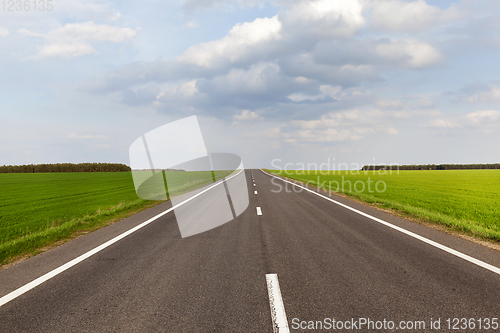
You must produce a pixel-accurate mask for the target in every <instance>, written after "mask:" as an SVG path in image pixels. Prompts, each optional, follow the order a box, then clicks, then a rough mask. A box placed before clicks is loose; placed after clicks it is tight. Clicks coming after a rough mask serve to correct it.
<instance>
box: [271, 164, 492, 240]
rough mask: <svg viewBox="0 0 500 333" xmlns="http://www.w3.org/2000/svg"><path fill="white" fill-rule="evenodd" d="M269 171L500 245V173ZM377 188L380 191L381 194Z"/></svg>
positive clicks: (488, 171)
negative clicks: (499, 243) (376, 187)
mask: <svg viewBox="0 0 500 333" xmlns="http://www.w3.org/2000/svg"><path fill="white" fill-rule="evenodd" d="M269 171H270V172H272V173H275V174H279V175H282V176H285V177H288V178H291V179H295V180H299V181H302V182H309V184H310V185H312V186H315V187H322V188H323V189H326V190H330V191H333V192H342V193H344V194H347V195H350V196H354V197H357V198H359V199H360V200H362V201H366V202H369V203H375V204H378V206H382V207H383V208H389V209H392V210H396V211H399V212H402V213H404V214H405V215H407V216H412V217H416V218H420V219H424V220H427V221H429V222H433V223H438V224H442V225H445V226H447V227H448V228H450V229H453V230H456V231H460V232H465V233H467V234H470V235H473V236H477V237H480V238H485V239H490V240H495V241H500V170H422V171H399V172H397V171H393V173H392V174H390V173H389V171H387V172H386V173H387V174H380V173H383V172H380V173H379V172H378V171H376V172H375V173H374V172H373V171H372V170H371V171H369V172H363V171H360V172H359V174H356V173H358V172H357V171H356V172H354V174H353V172H352V171H337V172H329V173H328V174H326V175H324V174H325V173H326V172H323V174H321V172H316V171H312V172H311V171H310V172H307V171H305V172H302V171H300V170H299V171H283V172H279V171H276V170H274V171H273V170H269ZM318 177H319V178H318ZM356 182H358V183H356ZM377 182H380V183H379V184H378V190H379V191H377V190H376V189H375V186H376V185H377ZM382 182H383V183H382ZM349 183H350V185H349ZM369 183H370V188H368V184H369ZM383 184H385V187H386V189H385V191H382V190H383V189H384V186H383ZM342 185H344V186H342ZM342 187H343V189H342ZM355 187H356V189H357V191H356V190H355ZM363 187H364V188H363ZM370 190H371V192H370Z"/></svg>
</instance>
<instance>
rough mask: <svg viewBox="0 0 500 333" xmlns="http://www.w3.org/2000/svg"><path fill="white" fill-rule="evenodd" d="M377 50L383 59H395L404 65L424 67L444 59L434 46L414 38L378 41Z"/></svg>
mask: <svg viewBox="0 0 500 333" xmlns="http://www.w3.org/2000/svg"><path fill="white" fill-rule="evenodd" d="M375 51H376V53H377V54H378V55H379V56H380V57H381V58H382V59H384V60H386V61H395V62H397V63H399V64H400V65H401V66H402V67H409V68H424V67H430V66H434V65H438V64H440V63H441V62H442V61H443V56H442V55H441V54H440V53H439V52H438V51H437V50H436V49H435V48H434V47H433V46H431V45H430V44H428V43H425V42H422V41H419V40H417V39H413V38H409V39H403V40H387V41H385V42H383V43H378V44H377V45H375Z"/></svg>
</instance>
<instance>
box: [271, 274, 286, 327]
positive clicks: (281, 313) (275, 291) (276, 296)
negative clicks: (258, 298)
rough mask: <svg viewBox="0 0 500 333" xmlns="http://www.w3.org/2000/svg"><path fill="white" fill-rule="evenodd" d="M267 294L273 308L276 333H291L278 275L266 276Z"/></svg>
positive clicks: (272, 314) (272, 317) (272, 316)
mask: <svg viewBox="0 0 500 333" xmlns="http://www.w3.org/2000/svg"><path fill="white" fill-rule="evenodd" d="M266 282H267V293H268V295H269V307H270V308H271V319H272V321H273V332H274V333H289V332H290V330H289V329H288V320H287V319H286V313H285V305H284V304H283V298H282V297H281V290H280V284H279V282H278V275H276V274H266Z"/></svg>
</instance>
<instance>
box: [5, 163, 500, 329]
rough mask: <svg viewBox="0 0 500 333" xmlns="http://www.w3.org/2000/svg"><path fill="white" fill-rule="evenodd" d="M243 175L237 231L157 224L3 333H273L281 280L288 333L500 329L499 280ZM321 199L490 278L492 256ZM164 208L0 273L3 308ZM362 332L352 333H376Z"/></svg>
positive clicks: (498, 263)
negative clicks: (273, 280)
mask: <svg viewBox="0 0 500 333" xmlns="http://www.w3.org/2000/svg"><path fill="white" fill-rule="evenodd" d="M245 173H246V178H247V183H248V189H247V190H248V193H249V196H250V203H249V207H248V208H247V210H246V211H245V212H244V213H243V214H241V215H240V216H238V217H237V218H236V219H235V220H233V221H231V222H229V223H226V224H224V225H222V226H220V227H218V228H215V229H213V230H210V231H207V232H204V233H202V234H198V235H195V236H191V237H187V238H184V239H183V238H181V236H180V232H179V228H178V226H177V223H176V220H175V215H174V214H173V212H171V213H168V214H165V215H164V216H162V217H160V218H158V219H156V220H154V221H153V222H151V223H150V224H148V225H147V226H145V227H143V228H141V229H139V230H137V231H135V232H134V233H132V234H130V235H128V236H127V237H125V238H123V239H121V240H120V241H118V242H116V243H114V244H112V245H110V246H108V247H107V248H105V249H103V250H102V251H100V252H98V253H96V254H94V255H93V256H91V257H89V258H88V259H86V260H83V261H82V262H80V263H78V264H76V265H74V266H73V267H71V268H69V269H67V270H65V271H64V272H62V273H60V274H58V275H56V276H55V277H53V278H51V279H49V280H47V281H46V282H44V283H42V284H40V285H39V286H37V287H35V288H33V289H31V290H29V291H27V292H25V293H24V294H22V295H20V296H19V297H17V298H15V299H13V300H11V301H10V302H8V303H6V304H4V305H3V306H1V307H0V332H108V331H109V332H115V331H116V332H272V331H273V319H272V315H271V310H270V302H269V297H270V295H269V293H268V286H267V284H266V275H268V274H276V275H277V278H278V279H279V291H280V292H281V296H282V302H283V305H284V314H285V315H286V319H287V322H288V326H289V330H290V331H291V332H294V331H296V332H310V331H313V330H310V329H309V330H308V329H305V328H306V327H307V325H311V323H315V325H319V324H318V323H316V321H322V322H323V323H322V324H325V325H326V326H327V325H328V323H329V322H330V323H331V322H332V318H333V319H335V320H336V321H342V322H343V325H344V324H345V323H346V322H350V323H352V322H357V323H359V320H360V319H359V318H365V319H369V320H371V321H373V322H377V321H379V322H380V323H382V322H383V320H386V322H387V323H388V322H390V321H392V322H394V323H395V325H399V323H401V322H404V323H408V324H410V323H411V324H412V325H413V324H414V323H415V322H420V321H423V322H425V325H426V326H425V331H429V330H430V325H431V322H432V321H433V322H435V321H436V320H438V319H440V325H441V326H440V328H441V329H440V330H439V331H447V330H448V329H447V322H446V320H447V319H448V318H450V319H451V324H452V325H453V323H454V322H453V318H467V320H469V319H471V318H472V319H474V320H475V323H476V328H477V327H478V326H477V325H478V321H477V320H478V319H482V325H484V324H485V323H486V321H485V320H484V318H489V319H490V320H491V318H498V317H500V302H499V296H498V295H500V275H499V274H497V273H494V272H492V271H490V270H487V269H485V268H483V267H480V266H478V265H476V264H474V263H471V262H468V261H466V260H464V259H462V258H460V257H457V256H455V255H453V254H450V253H448V252H445V251H443V250H441V249H439V248H436V247H435V246H431V245H429V244H427V243H425V242H423V241H421V240H419V239H416V238H414V237H411V236H409V235H407V234H404V233H402V232H400V231H398V230H394V229H393V228H390V227H388V226H385V225H383V224H381V223H378V222H376V221H374V220H373V219H370V218H367V217H366V216H363V215H360V214H358V213H356V212H353V211H351V210H349V209H346V208H344V207H341V206H339V205H337V204H334V203H332V202H330V201H328V200H326V199H324V198H322V197H320V196H317V195H314V194H311V193H309V192H306V191H303V190H300V188H298V187H293V186H292V185H290V184H288V185H287V187H285V184H286V183H284V182H282V181H281V180H278V179H275V180H272V179H273V178H272V177H271V176H269V175H267V174H265V173H264V172H262V171H260V170H246V171H245ZM253 178H254V179H253ZM254 184H255V186H254ZM280 186H281V190H280ZM207 193H208V192H207ZM323 194H325V195H327V194H326V193H323ZM327 196H328V195H327ZM332 198H333V199H335V200H337V201H338V202H341V203H344V204H346V205H349V206H350V207H353V208H355V209H358V210H360V211H362V212H365V213H367V214H370V215H371V216H374V217H376V218H380V219H382V220H384V221H386V222H388V223H391V224H393V225H396V226H399V227H401V228H404V229H405V230H408V231H411V232H413V233H415V234H418V235H421V236H423V237H425V238H426V239H430V240H432V241H435V242H438V243H439V244H443V245H444V246H447V247H449V248H452V249H455V250H457V251H460V252H461V253H464V254H466V255H469V256H472V257H474V258H477V259H479V260H481V261H483V262H485V263H489V264H491V265H493V266H495V267H500V254H499V253H498V252H496V251H494V250H491V249H488V248H485V247H482V246H480V245H477V244H474V243H471V242H468V241H465V240H463V239H460V238H457V237H454V236H450V235H447V234H445V233H442V232H439V231H436V230H434V229H430V228H426V227H424V226H421V225H417V224H414V223H412V222H409V221H406V220H403V219H400V218H397V217H395V216H392V215H389V214H386V213H384V212H381V211H378V210H375V209H373V208H370V207H366V206H364V205H361V204H359V203H355V202H352V201H350V200H348V199H345V198H341V197H336V196H332ZM206 200H207V202H208V204H211V205H217V203H215V202H212V203H210V200H211V199H210V196H209V195H207V198H206ZM169 207H170V203H169V202H166V203H164V204H161V205H159V206H156V207H153V208H151V209H149V210H147V211H144V212H142V213H140V214H137V215H135V216H132V217H130V218H128V219H125V220H123V221H121V222H118V223H115V224H113V225H111V226H109V227H106V228H104V229H100V230H98V231H96V232H93V233H91V234H88V235H86V236H84V237H81V238H79V239H77V240H74V241H72V242H69V243H67V244H64V245H62V246H60V247H58V248H55V249H52V250H50V251H47V252H45V253H43V254H41V255H39V256H36V257H34V258H31V259H29V260H27V261H24V262H22V263H19V264H18V265H16V266H13V267H10V268H7V269H4V270H2V271H0V297H2V296H5V295H7V294H9V293H10V292H12V291H13V290H16V289H17V288H20V287H22V286H23V285H25V284H26V283H29V282H30V281H32V280H34V279H36V278H38V277H39V276H42V275H43V274H45V273H47V272H49V271H51V270H53V269H55V268H57V267H59V266H61V265H62V264H64V263H66V262H68V261H70V260H72V259H74V258H76V257H78V256H79V255H81V254H84V253H85V252H87V251H89V250H91V249H93V248H95V247H96V246H99V245H100V244H102V243H104V242H106V241H107V240H109V239H112V238H113V237H115V236H117V235H119V234H121V233H123V232H125V231H126V230H129V229H131V228H133V227H134V226H137V225H139V224H140V223H141V222H143V221H145V220H147V219H148V218H151V217H153V216H155V215H157V214H159V213H161V212H162V211H165V210H166V209H168V208H169ZM259 213H260V215H259ZM200 218H202V212H200ZM325 318H329V319H327V320H325ZM469 322H470V321H468V324H467V325H469ZM490 324H493V323H492V322H490ZM300 325H302V328H299V329H297V328H298V327H300ZM316 328H319V327H317V326H316ZM354 328H356V327H354ZM363 328H364V330H356V329H354V330H353V331H373V330H372V329H366V328H367V327H366V326H365V327H363ZM491 328H493V327H491ZM283 331H284V330H283ZM324 331H326V330H324ZM340 331H344V330H340ZM380 331H391V330H389V329H381V330H380ZM395 331H399V329H397V327H396V328H395ZM407 331H411V330H407ZM420 331H424V330H422V329H421V330H420ZM455 331H457V330H455ZM459 331H460V330H459ZM461 331H463V332H466V331H471V329H469V327H468V329H465V330H461ZM481 331H488V330H485V329H484V327H483V329H482V330H481ZM489 331H492V332H493V331H500V328H499V329H497V330H493V329H490V330H489Z"/></svg>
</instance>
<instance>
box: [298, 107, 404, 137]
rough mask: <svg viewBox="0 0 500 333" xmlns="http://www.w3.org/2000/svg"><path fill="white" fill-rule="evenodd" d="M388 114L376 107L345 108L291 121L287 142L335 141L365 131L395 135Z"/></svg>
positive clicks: (395, 131)
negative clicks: (315, 117) (313, 117)
mask: <svg viewBox="0 0 500 333" xmlns="http://www.w3.org/2000/svg"><path fill="white" fill-rule="evenodd" d="M391 117H392V116H391V115H389V114H385V113H383V112H381V111H380V110H377V109H372V110H348V111H342V112H336V113H329V114H325V115H323V116H321V118H320V119H316V120H296V121H291V126H292V127H294V128H295V130H293V131H291V134H289V135H288V139H289V140H291V141H289V142H297V140H298V141H306V142H317V143H322V142H338V141H356V140H361V139H363V138H364V137H366V136H368V135H374V134H388V135H397V134H399V131H398V130H397V129H396V128H394V126H393V125H392V123H391V121H390V119H391Z"/></svg>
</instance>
